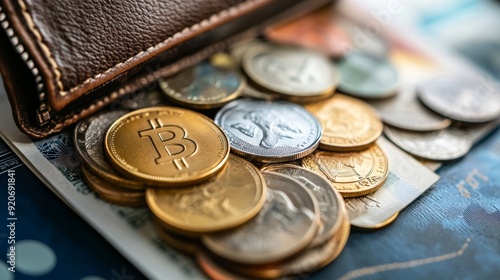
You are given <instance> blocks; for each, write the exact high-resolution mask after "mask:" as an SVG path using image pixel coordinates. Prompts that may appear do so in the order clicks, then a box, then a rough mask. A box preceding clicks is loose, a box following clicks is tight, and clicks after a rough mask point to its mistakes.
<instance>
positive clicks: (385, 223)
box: [351, 212, 399, 231]
mask: <svg viewBox="0 0 500 280" xmlns="http://www.w3.org/2000/svg"><path fill="white" fill-rule="evenodd" d="M398 215H399V212H396V213H395V214H394V215H392V216H390V217H389V218H388V219H387V220H385V221H383V222H381V223H378V224H376V225H374V224H364V223H356V222H353V221H351V225H352V226H353V227H355V228H357V229H358V230H365V231H371V230H378V229H382V228H385V227H387V226H389V225H390V224H392V223H393V222H394V221H395V220H396V218H397V217H398Z"/></svg>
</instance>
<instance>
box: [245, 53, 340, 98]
mask: <svg viewBox="0 0 500 280" xmlns="http://www.w3.org/2000/svg"><path fill="white" fill-rule="evenodd" d="M242 63H243V65H242V66H243V69H244V70H245V73H246V74H247V75H248V76H249V77H250V78H251V79H252V80H253V81H254V82H255V83H257V84H259V85H260V86H262V87H264V88H266V89H269V90H271V91H273V92H276V93H280V94H283V95H286V96H291V97H302V98H321V97H324V96H329V95H330V94H333V90H334V89H335V87H336V85H337V80H338V74H337V72H336V70H335V68H334V66H333V65H332V64H331V63H330V61H329V60H328V58H327V57H326V56H324V55H322V54H320V53H318V52H315V51H312V50H307V49H302V48H294V47H286V46H283V45H270V44H269V45H268V46H267V47H266V48H254V49H251V50H249V51H248V52H246V53H245V55H244V56H243V61H242ZM297 101H299V102H300V99H297ZM303 101H306V100H305V99H303Z"/></svg>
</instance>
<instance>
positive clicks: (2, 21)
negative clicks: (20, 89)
mask: <svg viewBox="0 0 500 280" xmlns="http://www.w3.org/2000/svg"><path fill="white" fill-rule="evenodd" d="M0 25H1V26H2V28H3V29H4V30H5V33H7V36H8V37H9V39H10V42H11V43H12V45H13V46H14V48H15V49H16V51H17V53H19V55H20V56H21V58H22V59H23V61H24V62H25V63H26V66H28V68H29V69H30V71H31V74H33V76H34V77H35V82H36V89H37V93H38V100H39V101H40V103H39V104H40V105H39V107H38V110H40V111H47V110H48V107H47V105H46V103H45V101H46V100H45V85H44V83H43V78H42V76H41V75H40V71H39V70H38V67H36V65H35V62H34V61H33V60H32V59H31V57H30V55H29V53H28V52H27V51H26V49H25V47H24V45H23V44H22V43H21V40H19V37H17V36H16V34H15V32H14V29H12V27H11V26H10V22H9V21H8V19H7V15H6V14H5V12H4V11H3V7H1V6H0Z"/></svg>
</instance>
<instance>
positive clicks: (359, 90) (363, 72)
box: [337, 52, 399, 99]
mask: <svg viewBox="0 0 500 280" xmlns="http://www.w3.org/2000/svg"><path fill="white" fill-rule="evenodd" d="M337 69H338V70H339V72H340V81H339V90H340V91H342V92H344V93H346V94H349V95H352V96H355V97H359V98H367V99H378V98H387V97H390V96H393V95H395V94H396V93H397V88H398V84H399V74H398V71H397V69H396V67H395V66H394V65H393V64H392V63H391V62H390V61H389V60H388V59H387V58H385V57H380V56H374V55H371V54H369V53H366V52H353V53H351V54H349V55H347V56H345V57H344V58H343V59H342V60H340V61H339V62H338V63H337Z"/></svg>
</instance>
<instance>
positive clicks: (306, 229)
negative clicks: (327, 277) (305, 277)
mask: <svg viewBox="0 0 500 280" xmlns="http://www.w3.org/2000/svg"><path fill="white" fill-rule="evenodd" d="M262 174H263V176H264V178H265V180H266V185H267V187H268V192H267V197H266V202H265V203H264V206H263V208H262V210H261V211H260V212H259V214H258V215H257V216H256V217H255V218H253V219H252V220H250V221H249V222H247V223H245V224H243V225H242V226H240V227H238V228H235V229H232V230H228V231H225V232H220V233H214V234H208V235H204V236H203V237H202V241H203V244H205V246H206V247H207V248H208V249H210V250H211V251H212V252H214V253H215V254H217V255H219V256H221V257H223V258H225V259H227V260H231V261H235V262H238V263H245V264H266V263H270V262H275V261H279V260H282V259H284V258H287V257H289V256H291V255H293V254H295V253H297V252H299V251H300V250H302V249H303V248H305V247H306V246H307V245H308V244H309V243H310V242H311V240H312V239H313V237H314V235H315V233H316V230H317V228H318V223H319V209H318V202H317V201H316V199H315V198H314V196H313V194H312V193H311V191H309V190H308V189H307V188H306V187H304V186H303V185H302V183H300V182H299V181H298V180H296V179H293V178H291V177H288V176H285V175H282V174H278V173H274V172H263V173H262Z"/></svg>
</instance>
